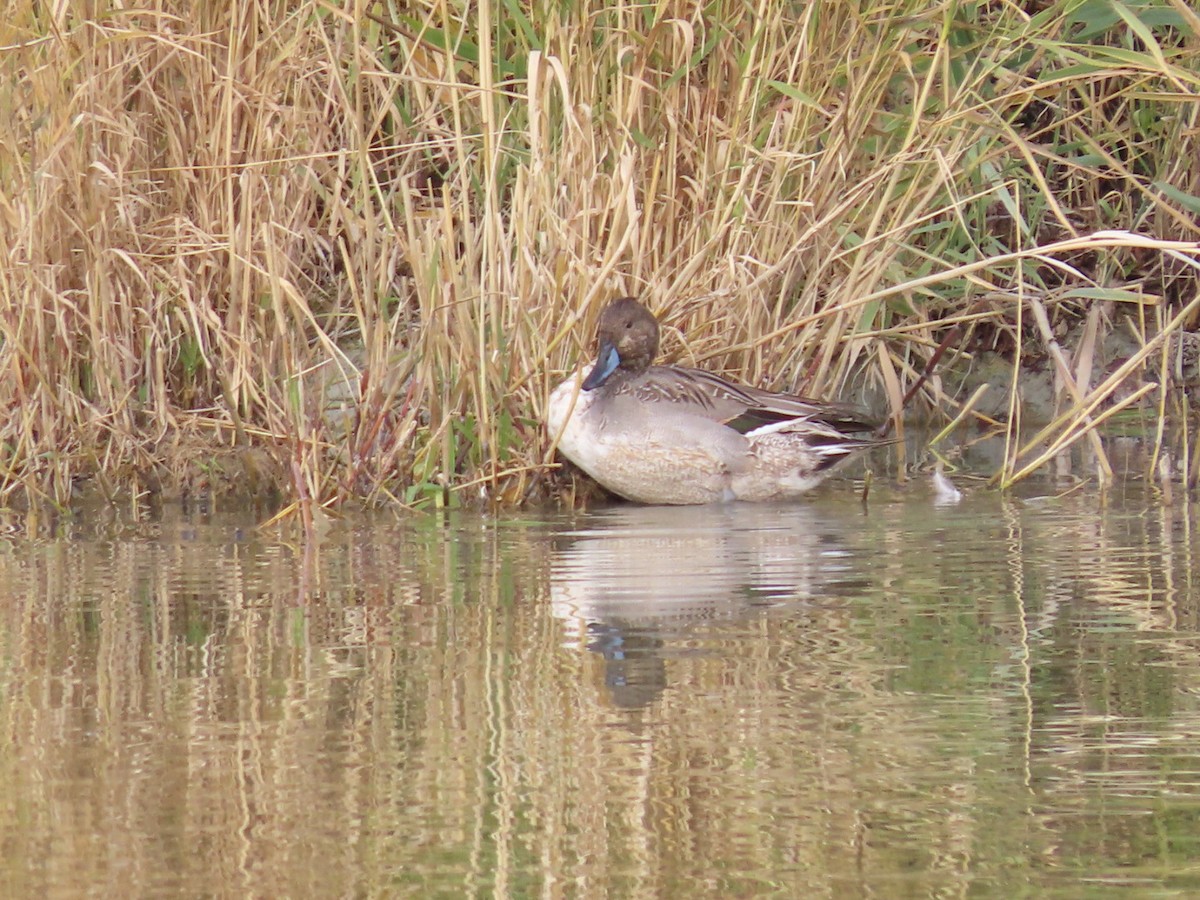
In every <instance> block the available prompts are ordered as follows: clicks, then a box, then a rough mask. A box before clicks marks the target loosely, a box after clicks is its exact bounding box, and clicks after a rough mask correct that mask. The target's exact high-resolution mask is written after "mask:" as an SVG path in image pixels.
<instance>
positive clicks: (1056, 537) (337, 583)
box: [0, 495, 1200, 896]
mask: <svg viewBox="0 0 1200 900" xmlns="http://www.w3.org/2000/svg"><path fill="white" fill-rule="evenodd" d="M992 503H993V501H992V500H991V498H983V499H980V498H975V499H969V500H968V501H967V502H966V504H965V506H964V505H960V506H959V507H956V508H954V509H952V510H950V511H947V512H944V513H939V514H937V515H933V516H931V515H930V512H929V508H928V507H927V506H926V505H925V504H924V503H921V504H914V503H912V502H908V501H903V500H899V499H896V498H888V497H887V496H886V495H884V496H882V497H877V498H876V502H875V503H874V504H873V506H872V509H871V512H870V515H869V516H858V515H857V514H856V515H854V516H853V517H850V520H849V521H845V522H844V523H843V524H839V525H836V526H835V527H834V526H830V525H829V524H828V523H829V522H830V521H831V517H834V515H835V514H834V513H833V512H831V511H830V510H826V509H823V508H820V507H819V506H818V507H817V509H815V510H810V511H806V512H803V513H797V512H796V511H794V510H791V511H789V510H775V511H771V510H766V511H765V512H762V513H761V515H762V516H763V521H769V520H770V521H774V522H775V523H776V525H777V529H776V531H775V532H774V533H772V532H770V531H767V530H761V531H759V530H758V529H747V528H745V527H739V521H740V520H739V519H738V516H739V515H740V513H738V512H737V511H732V510H726V511H725V512H724V513H723V514H721V515H724V516H725V517H726V518H721V519H719V520H718V522H719V524H721V525H722V529H718V530H716V531H713V532H712V533H711V534H709V535H708V536H706V537H705V538H704V539H705V540H706V541H710V542H711V541H717V542H720V541H722V540H725V538H722V537H721V534H722V533H726V534H735V536H734V537H733V538H732V541H733V543H732V544H725V545H720V544H718V546H723V547H724V549H723V550H722V551H721V552H723V553H725V555H726V556H727V557H730V558H729V559H727V562H732V563H737V562H738V561H739V560H741V561H742V562H743V563H745V562H746V561H747V560H754V559H758V560H759V561H760V562H761V563H763V564H764V565H766V566H767V567H768V569H769V576H770V584H771V585H772V586H773V587H774V588H775V589H778V588H780V586H781V585H784V584H785V583H787V579H786V578H785V577H784V575H785V574H786V573H787V572H792V573H793V578H794V580H793V581H792V582H791V584H792V585H793V587H792V591H793V593H792V594H791V595H790V596H791V599H790V600H788V599H787V597H785V596H783V595H780V596H775V597H774V600H773V602H772V603H771V604H770V605H768V606H766V607H759V608H753V607H749V606H747V605H746V604H745V602H744V599H745V597H744V592H741V588H739V587H737V585H738V584H739V582H738V581H737V580H736V579H731V580H729V582H728V584H729V585H730V589H729V591H728V597H727V598H726V599H724V600H722V599H720V598H719V597H717V596H715V595H714V596H712V597H710V598H709V600H708V605H709V607H710V608H711V609H716V610H719V609H722V608H724V609H729V610H731V614H728V615H714V614H712V612H711V611H702V614H700V615H692V614H691V613H690V612H689V613H688V615H690V616H691V618H690V621H679V620H675V621H673V622H671V623H670V626H669V627H668V628H666V629H664V630H663V631H662V634H663V635H664V637H663V647H662V660H663V665H664V669H665V675H666V685H665V689H663V690H661V691H660V692H659V693H658V694H657V695H656V696H655V698H654V700H653V703H652V705H650V706H648V707H647V708H644V709H641V710H628V709H622V708H619V707H618V706H617V705H615V704H614V702H613V699H612V697H611V695H610V690H609V688H608V687H606V686H605V684H604V677H603V669H604V666H605V661H604V660H603V659H602V658H601V657H600V655H599V654H596V653H591V652H587V651H584V650H582V649H580V648H578V647H576V646H574V645H568V644H567V643H565V642H564V635H565V634H566V633H567V631H568V628H569V626H568V625H567V623H564V622H563V621H562V620H561V619H560V618H557V617H556V616H555V615H554V614H553V612H552V606H551V602H550V590H551V578H552V576H553V573H555V572H558V573H560V574H561V573H562V572H563V571H565V570H563V569H562V568H561V567H560V568H558V569H555V568H554V564H555V560H556V559H558V558H560V557H561V555H562V554H564V553H570V552H571V550H572V547H573V546H574V544H573V543H572V542H576V541H578V540H579V535H580V534H581V533H582V534H586V535H588V536H587V537H585V538H584V539H585V540H599V539H601V538H602V535H601V533H600V530H599V528H598V527H597V526H595V524H594V522H595V520H592V521H593V524H592V525H589V530H586V531H584V532H581V531H580V530H579V528H578V526H577V525H576V526H573V529H572V534H573V535H575V536H574V537H570V538H562V537H555V534H554V532H553V531H552V530H550V529H548V528H547V527H546V526H545V525H543V524H538V523H530V522H521V521H507V522H503V521H502V522H499V523H484V522H481V521H471V522H467V521H455V522H453V523H451V524H450V525H449V526H443V525H441V524H440V523H439V522H436V521H432V520H423V521H419V522H410V523H384V522H379V523H375V524H374V525H373V526H372V527H371V528H362V529H360V530H357V531H351V530H350V529H348V528H343V527H342V526H335V527H334V528H333V529H332V530H331V531H330V532H329V534H327V535H326V537H325V539H324V540H323V541H322V542H321V543H320V544H319V545H317V546H315V547H314V548H312V549H311V550H310V552H309V553H308V554H307V562H306V561H305V554H303V553H301V552H300V551H298V550H297V549H295V548H293V547H292V546H290V545H289V544H288V543H286V542H284V541H282V540H276V539H274V538H270V537H268V536H267V535H264V534H261V533H260V534H252V535H251V536H250V537H249V538H247V539H244V540H240V539H237V538H236V536H235V533H234V530H233V529H232V528H225V527H224V526H223V525H222V524H220V523H221V520H220V519H219V518H218V519H215V520H214V522H213V523H211V524H202V525H193V524H189V523H178V524H170V523H168V524H166V525H164V526H161V527H159V528H153V529H151V528H149V527H147V526H128V527H127V528H126V530H125V536H124V537H122V538H118V539H112V538H110V537H106V536H103V534H99V535H98V534H97V533H82V532H81V533H78V534H76V535H75V537H74V540H72V541H71V542H63V543H55V544H51V545H42V544H37V543H23V542H22V543H15V544H10V545H8V546H7V547H6V549H5V552H4V553H2V554H0V648H2V649H3V653H2V654H0V728H2V729H3V735H4V740H3V742H2V743H3V746H2V747H0V797H2V798H3V802H2V803H0V834H2V835H4V836H5V840H6V851H5V854H4V856H3V861H2V862H0V881H2V882H3V883H5V884H6V885H9V886H14V885H15V886H16V887H17V888H19V889H20V888H25V890H23V891H20V892H23V893H26V894H31V893H49V894H50V895H55V893H56V892H55V891H53V890H51V891H46V890H44V889H45V888H46V887H48V886H51V887H52V886H58V887H62V886H69V885H73V884H76V883H77V882H76V881H74V880H73V879H80V878H82V879H85V880H87V881H88V882H89V883H90V884H93V885H96V884H102V885H105V886H106V888H107V889H108V890H109V892H111V893H114V894H116V893H118V892H121V893H125V894H131V893H134V894H136V893H142V894H145V893H163V892H172V891H174V892H183V893H188V892H190V890H189V889H190V888H195V887H196V886H198V885H203V886H206V887H205V888H204V889H205V890H208V889H211V888H212V887H213V886H216V885H221V886H227V887H228V888H229V889H230V890H231V891H233V892H259V893H272V894H276V895H285V894H286V895H311V894H313V893H320V894H341V893H355V894H359V893H362V894H370V893H373V892H381V893H388V894H409V895H416V896H429V895H433V894H437V893H439V892H440V893H446V894H459V893H463V892H466V893H497V894H500V895H506V896H516V895H525V894H532V893H547V894H550V895H557V894H559V893H562V894H583V895H589V896H599V895H603V894H606V893H607V894H608V895H612V894H614V893H619V894H623V895H664V894H671V895H674V894H678V893H695V894H704V893H709V894H711V893H712V892H713V891H716V892H717V893H722V894H739V893H740V894H745V893H746V892H748V891H749V890H750V888H751V887H752V886H753V884H754V883H755V881H756V879H758V878H761V879H765V880H768V881H770V882H771V883H772V884H774V885H776V886H783V888H784V889H785V893H790V894H793V895H795V893H796V892H797V891H798V890H801V889H805V890H806V895H811V889H812V888H813V886H814V885H816V886H823V887H824V888H825V889H826V890H828V891H831V892H834V893H837V892H839V891H841V892H846V891H848V890H850V889H849V888H848V887H847V886H848V885H851V884H854V885H857V886H858V887H860V888H862V889H867V888H871V887H872V886H874V887H876V888H879V889H880V890H881V891H882V890H883V889H884V888H885V887H886V886H887V885H888V884H889V883H890V882H889V881H887V880H886V878H888V877H892V875H894V873H899V872H903V873H905V874H904V877H905V878H908V879H912V880H913V882H914V883H917V884H920V885H923V886H940V887H943V888H946V889H950V888H951V887H957V888H959V889H962V890H965V889H966V888H967V887H968V886H969V885H970V884H971V883H973V882H972V878H973V877H974V874H973V873H977V872H978V871H979V868H980V867H984V868H987V867H989V866H992V867H997V868H996V871H998V872H999V871H1001V870H1003V871H1004V872H1005V873H1007V874H1005V875H1004V877H1005V878H1017V879H1018V880H1019V879H1021V878H1026V877H1035V872H1036V869H1037V866H1038V865H1039V863H1036V862H1035V863H1031V864H1030V865H1031V866H1032V867H1033V868H1031V869H1030V868H1023V867H1022V865H1021V863H1020V860H1025V859H1031V858H1032V859H1038V860H1041V861H1042V863H1049V864H1052V865H1053V864H1059V863H1055V860H1056V859H1057V858H1058V857H1057V854H1058V853H1059V852H1060V851H1059V849H1058V848H1061V847H1064V846H1071V847H1078V848H1081V849H1080V852H1081V853H1083V852H1085V851H1087V849H1088V845H1089V842H1092V843H1093V844H1094V843H1096V842H1102V841H1103V840H1104V836H1103V834H1094V833H1091V832H1089V831H1088V830H1087V824H1086V813H1087V812H1088V811H1089V809H1090V808H1091V807H1090V804H1092V803H1094V802H1097V800H1096V798H1097V797H1099V796H1100V795H1099V794H1094V793H1088V792H1089V791H1092V790H1093V789H1094V788H1096V787H1097V785H1100V786H1101V787H1103V792H1104V794H1105V795H1106V796H1116V795H1117V794H1122V792H1124V791H1126V789H1127V788H1128V790H1129V791H1131V792H1132V793H1131V794H1130V796H1135V797H1136V796H1146V793H1145V791H1146V790H1149V789H1150V787H1152V786H1153V784H1154V783H1157V784H1159V785H1160V786H1161V785H1162V783H1163V779H1164V778H1169V774H1167V773H1165V772H1164V773H1163V774H1159V775H1154V774H1153V773H1150V774H1148V768H1152V767H1148V765H1147V761H1146V760H1145V759H1142V758H1139V757H1137V756H1136V755H1130V754H1127V753H1122V752H1120V751H1121V749H1122V748H1123V747H1127V746H1128V743H1129V741H1140V742H1142V744H1143V745H1144V747H1145V748H1146V750H1145V752H1146V753H1157V752H1160V751H1162V752H1167V750H1170V748H1171V747H1174V749H1173V750H1171V752H1184V751H1183V748H1182V747H1181V745H1179V744H1178V743H1177V738H1178V737H1179V736H1181V735H1189V734H1194V733H1195V731H1196V729H1197V727H1200V726H1198V723H1200V720H1198V719H1197V718H1196V709H1195V706H1196V704H1195V701H1194V697H1195V686H1196V684H1197V677H1198V675H1200V658H1197V653H1196V644H1195V641H1194V640H1193V639H1192V638H1191V636H1192V635H1194V634H1195V633H1196V631H1197V626H1198V625H1200V613H1198V611H1197V608H1196V604H1195V600H1194V594H1195V592H1194V590H1192V587H1193V585H1192V580H1193V576H1192V574H1191V573H1192V572H1193V571H1195V570H1196V567H1197V563H1198V560H1197V558H1196V553H1197V551H1196V548H1195V547H1194V542H1193V541H1192V539H1191V534H1190V532H1189V531H1188V530H1187V529H1188V528H1189V527H1190V524H1189V523H1190V518H1189V515H1188V512H1187V511H1186V510H1184V509H1182V508H1178V507H1167V508H1163V509H1161V510H1160V511H1159V512H1158V513H1156V514H1155V515H1154V516H1151V517H1150V518H1149V519H1147V518H1146V517H1144V516H1142V515H1135V514H1132V513H1120V514H1116V513H1113V512H1111V511H1110V512H1105V511H1104V510H1103V509H1101V508H1098V507H1097V506H1096V505H1095V503H1096V498H1095V497H1089V496H1085V495H1075V496H1072V497H1070V498H1067V499H1064V500H1059V501H1052V502H1051V504H1050V505H1049V506H1048V507H1046V508H1043V507H1041V506H1036V505H1031V506H1019V505H1017V504H1011V503H1010V504H1007V505H1006V506H1005V507H1004V509H999V508H993V507H992V505H991V504H992ZM981 505H983V506H986V507H987V509H985V510H982V511H981V509H980V506H981ZM981 513H982V514H981ZM633 521H637V520H633ZM789 522H790V523H791V524H792V526H794V528H792V530H790V531H789V530H787V529H788V527H789V526H788V523H789ZM823 522H824V523H826V524H825V525H822V524H821V523H823ZM628 524H629V523H628V522H627V521H626V520H625V519H623V518H622V517H615V518H612V519H610V520H608V522H607V526H606V527H607V528H608V529H610V531H611V537H612V538H613V539H614V540H618V541H619V540H621V538H622V528H628ZM742 524H743V525H744V524H745V523H744V522H743V523H742ZM851 526H852V527H851ZM830 527H833V531H832V532H830V531H828V530H825V531H822V530H820V529H822V528H824V529H828V528H830ZM105 533H107V532H105ZM809 538H812V539H815V540H816V543H817V546H818V547H822V548H824V549H825V550H828V551H836V555H835V557H834V558H835V559H836V560H839V561H840V562H841V563H842V564H844V565H845V567H846V578H847V579H848V580H846V581H843V582H838V583H835V584H830V583H828V582H822V581H821V580H820V579H819V578H817V577H810V576H809V575H808V574H805V573H808V572H810V571H811V570H810V569H807V568H805V567H804V566H803V565H801V564H798V563H796V562H795V561H794V560H790V561H789V556H788V554H789V553H791V552H793V551H795V549H796V548H797V547H800V546H807V545H806V544H805V541H806V540H807V539H809ZM756 541H761V543H760V544H756V543H755V542H756ZM998 542H999V543H1002V544H1003V545H1004V546H1006V547H1007V554H1008V555H1007V557H1006V558H1001V559H997V558H996V556H995V552H996V551H995V548H996V546H997V543H998ZM644 544H645V547H644V552H646V553H648V554H651V555H653V554H660V555H661V554H662V553H663V552H664V551H663V547H662V545H660V544H655V543H653V542H644ZM917 544H919V545H920V546H921V547H923V548H925V549H924V550H923V552H919V553H914V552H912V550H913V547H914V546H916V545H917ZM617 548H618V549H619V550H620V551H621V553H623V554H625V555H628V554H630V553H634V552H636V550H634V549H633V548H632V545H631V544H630V543H624V544H618V545H617ZM809 551H812V547H810V548H809ZM697 552H702V553H704V554H705V555H708V556H712V555H713V553H714V551H712V550H705V549H703V548H702V547H701V548H699V549H698V551H697ZM734 557H736V558H734ZM595 558H596V559H599V558H600V557H595ZM573 559H574V561H575V566H576V569H574V570H572V571H573V572H574V576H575V577H582V576H581V574H580V572H579V571H578V566H579V565H580V564H581V563H580V561H581V559H586V557H585V556H581V555H580V554H576V555H575V556H574V557H573ZM768 569H764V571H768ZM604 575H605V572H603V571H600V572H595V573H593V576H592V577H594V578H595V579H597V583H602V581H603V578H604ZM755 577H758V576H751V575H747V576H746V581H745V584H746V585H748V586H753V584H754V583H755V582H754V578H755ZM731 604H732V606H731ZM660 612H661V611H660ZM646 627H649V628H653V627H655V626H654V625H653V623H651V624H650V625H648V626H646ZM1161 635H1167V636H1168V638H1169V639H1160V636H1161ZM1193 762H1194V758H1193ZM1099 769H1103V770H1104V771H1105V772H1106V774H1105V775H1104V781H1103V783H1101V782H1100V781H1098V777H1099V776H1098V775H1097V774H1096V773H1097V771H1098V770H1099ZM1193 769H1194V766H1193ZM1148 779H1149V780H1148ZM1175 789H1176V790H1188V787H1187V785H1177V786H1176V788H1175ZM1063 794H1066V796H1065V797H1063V796H1062V795H1063ZM1073 806H1077V807H1078V808H1079V810H1080V813H1081V816H1082V819H1081V818H1079V817H1058V816H1057V814H1056V813H1055V811H1056V810H1058V811H1061V810H1062V809H1066V808H1071V807H1073ZM1047 807H1051V808H1050V809H1049V810H1047ZM1145 814H1149V813H1145ZM1125 827H1126V825H1124V824H1123V825H1122V828H1125ZM47 847H49V850H48V849H47ZM1093 850H1094V847H1093ZM42 859H47V860H50V861H49V862H47V863H46V865H44V866H39V865H38V864H37V861H38V860H42ZM1060 862H1061V861H1060ZM68 867H69V868H68ZM889 873H891V874H889ZM568 886H570V887H568ZM885 892H886V891H885ZM59 893H61V891H59Z"/></svg>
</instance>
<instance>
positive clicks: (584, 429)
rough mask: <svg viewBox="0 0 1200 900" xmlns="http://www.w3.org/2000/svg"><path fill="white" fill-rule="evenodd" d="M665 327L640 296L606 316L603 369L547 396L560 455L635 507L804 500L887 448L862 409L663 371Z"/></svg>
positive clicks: (700, 374) (613, 305)
mask: <svg viewBox="0 0 1200 900" xmlns="http://www.w3.org/2000/svg"><path fill="white" fill-rule="evenodd" d="M658 348H659V324H658V319H656V318H655V316H654V314H653V313H652V312H650V310H649V309H647V308H646V306H645V305H643V304H642V303H641V302H640V301H639V300H638V299H637V298H635V297H621V298H618V299H616V300H613V301H611V302H610V303H609V304H608V305H607V306H606V307H605V308H604V310H603V312H602V313H601V315H600V320H599V324H598V327H597V340H596V359H595V361H594V362H593V363H591V364H590V365H586V366H584V367H583V368H582V369H580V370H579V371H578V372H577V373H575V374H574V375H572V376H571V377H568V378H567V379H566V380H564V381H563V382H562V383H561V384H559V385H558V386H557V387H556V388H555V389H554V390H553V391H552V392H551V394H550V397H549V400H548V402H547V406H546V414H545V423H546V427H547V431H548V433H549V435H550V437H551V439H552V440H555V441H557V447H558V450H559V452H560V453H561V454H562V455H563V456H565V457H566V458H567V459H569V460H570V461H571V462H573V463H574V464H575V465H576V466H578V467H579V468H580V469H582V470H583V471H584V472H585V473H586V474H587V475H589V476H590V477H591V478H593V479H594V480H595V481H597V482H599V484H600V485H601V486H602V487H604V488H605V489H606V490H608V491H609V492H611V493H613V494H616V495H617V496H619V497H623V498H625V499H626V500H631V501H633V502H635V503H643V504H653V505H686V504H707V503H722V502H728V501H734V500H742V501H752V502H761V501H771V500H786V499H791V498H794V497H798V496H799V495H801V494H804V493H806V492H807V491H810V490H812V489H813V488H814V487H816V486H817V485H818V484H820V483H821V482H822V481H824V480H825V479H826V478H827V477H828V476H829V475H830V474H831V473H832V472H833V471H834V470H835V469H836V468H837V466H838V465H839V464H840V463H842V462H845V461H846V460H848V459H850V458H852V457H854V456H857V455H859V454H860V453H863V452H865V451H867V450H870V449H871V448H873V447H877V446H880V445H883V444H886V443H890V441H887V440H884V439H882V438H881V437H880V436H879V434H878V430H877V428H876V425H875V423H873V422H871V421H870V419H869V417H868V415H867V414H866V413H865V411H863V410H861V409H859V408H858V407H855V406H852V405H848V404H842V403H829V402H820V401H816V400H810V399H808V398H806V397H801V396H797V395H793V394H782V393H775V392H773V391H765V390H760V389H758V388H754V387H750V386H749V385H744V384H738V383H736V382H734V381H731V380H729V379H726V378H722V377H721V376H719V375H716V374H714V373H712V372H708V371H705V370H703V369H693V368H686V367H683V366H673V365H655V364H654V360H655V358H656V357H657V356H658Z"/></svg>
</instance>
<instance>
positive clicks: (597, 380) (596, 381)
mask: <svg viewBox="0 0 1200 900" xmlns="http://www.w3.org/2000/svg"><path fill="white" fill-rule="evenodd" d="M620 364H621V356H620V354H618V353H617V348H616V346H615V345H614V344H613V342H612V341H610V340H607V339H605V340H601V341H600V352H599V354H598V355H597V356H596V364H595V365H594V366H592V371H591V372H589V373H588V377H587V378H585V379H584V380H583V389H584V390H585V391H590V390H592V388H598V387H600V385H602V384H604V382H605V381H607V380H608V376H609V375H611V374H612V373H613V372H615V371H616V370H617V366H619V365H620Z"/></svg>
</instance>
